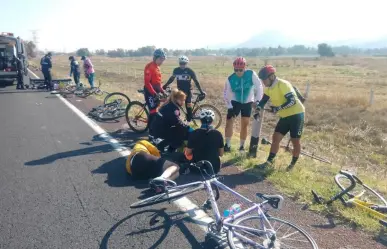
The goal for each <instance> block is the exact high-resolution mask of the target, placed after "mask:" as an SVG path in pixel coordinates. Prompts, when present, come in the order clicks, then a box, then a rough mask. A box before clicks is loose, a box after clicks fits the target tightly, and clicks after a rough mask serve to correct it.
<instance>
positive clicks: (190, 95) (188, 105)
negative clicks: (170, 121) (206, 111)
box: [185, 91, 192, 122]
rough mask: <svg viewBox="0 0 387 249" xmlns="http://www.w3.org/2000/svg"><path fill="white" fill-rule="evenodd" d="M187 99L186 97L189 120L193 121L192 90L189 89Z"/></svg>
mask: <svg viewBox="0 0 387 249" xmlns="http://www.w3.org/2000/svg"><path fill="white" fill-rule="evenodd" d="M186 95H187V97H186V99H185V108H186V109H187V121H188V122H191V120H192V92H191V91H188V92H186Z"/></svg>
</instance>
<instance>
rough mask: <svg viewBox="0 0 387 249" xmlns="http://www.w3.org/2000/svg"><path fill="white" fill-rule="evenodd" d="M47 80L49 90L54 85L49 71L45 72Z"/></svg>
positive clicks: (52, 88)
mask: <svg viewBox="0 0 387 249" xmlns="http://www.w3.org/2000/svg"><path fill="white" fill-rule="evenodd" d="M47 81H48V86H49V88H50V91H52V90H54V86H53V85H52V76H51V72H50V71H48V72H47Z"/></svg>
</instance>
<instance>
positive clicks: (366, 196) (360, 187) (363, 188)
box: [335, 174, 387, 206]
mask: <svg viewBox="0 0 387 249" xmlns="http://www.w3.org/2000/svg"><path fill="white" fill-rule="evenodd" d="M335 182H336V184H337V185H338V186H339V188H340V189H341V190H344V189H346V188H347V187H348V186H350V185H351V181H350V180H349V179H348V177H346V176H345V175H343V174H337V175H336V176H335ZM347 195H348V196H349V197H351V198H352V197H354V196H357V197H358V198H359V199H360V200H363V201H366V202H369V203H372V204H375V205H379V206H387V201H386V200H385V199H384V198H383V196H381V195H380V194H379V193H378V192H376V191H375V190H373V189H372V188H370V187H368V186H367V185H365V184H364V183H363V184H359V183H357V184H356V187H355V188H354V189H353V190H352V191H350V192H348V193H347Z"/></svg>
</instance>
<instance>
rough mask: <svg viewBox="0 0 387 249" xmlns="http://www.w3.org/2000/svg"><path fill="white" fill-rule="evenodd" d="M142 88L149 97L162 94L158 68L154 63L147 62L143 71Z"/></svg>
mask: <svg viewBox="0 0 387 249" xmlns="http://www.w3.org/2000/svg"><path fill="white" fill-rule="evenodd" d="M144 87H145V88H146V89H147V90H148V92H149V93H150V94H151V95H156V93H159V92H164V90H163V89H162V87H161V72H160V67H159V66H158V65H157V64H156V63H155V62H154V61H152V62H149V63H148V64H147V65H146V66H145V69H144Z"/></svg>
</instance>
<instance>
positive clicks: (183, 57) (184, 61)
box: [179, 55, 189, 63]
mask: <svg viewBox="0 0 387 249" xmlns="http://www.w3.org/2000/svg"><path fill="white" fill-rule="evenodd" d="M188 62H189V59H188V57H187V56H185V55H182V56H180V57H179V63H188Z"/></svg>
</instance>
